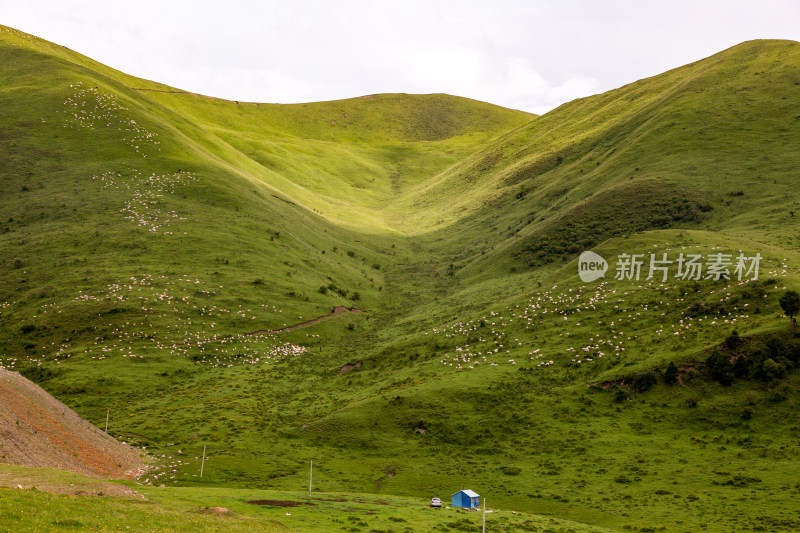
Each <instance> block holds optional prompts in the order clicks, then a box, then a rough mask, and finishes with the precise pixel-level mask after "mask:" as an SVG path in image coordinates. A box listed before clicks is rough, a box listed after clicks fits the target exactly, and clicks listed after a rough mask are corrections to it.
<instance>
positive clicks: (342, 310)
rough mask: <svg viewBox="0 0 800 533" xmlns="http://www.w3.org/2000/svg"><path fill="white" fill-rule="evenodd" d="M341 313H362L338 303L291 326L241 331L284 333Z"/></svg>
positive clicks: (246, 334) (249, 334)
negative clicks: (324, 313) (313, 316)
mask: <svg viewBox="0 0 800 533" xmlns="http://www.w3.org/2000/svg"><path fill="white" fill-rule="evenodd" d="M342 313H363V311H362V310H361V309H359V308H358V307H345V306H343V305H340V306H338V307H334V308H333V311H331V312H330V313H328V314H327V315H322V316H318V317H317V318H312V319H311V320H306V321H305V322H300V323H298V324H292V325H291V326H286V327H283V328H279V329H259V330H258V331H251V332H250V333H243V335H244V336H245V337H249V336H251V335H260V334H262V333H284V332H286V331H292V330H294V329H298V328H304V327H306V326H313V325H314V324H319V323H320V322H322V321H324V320H328V319H329V318H333V317H335V316H336V315H341V314H342Z"/></svg>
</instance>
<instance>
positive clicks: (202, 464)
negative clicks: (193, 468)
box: [200, 444, 206, 477]
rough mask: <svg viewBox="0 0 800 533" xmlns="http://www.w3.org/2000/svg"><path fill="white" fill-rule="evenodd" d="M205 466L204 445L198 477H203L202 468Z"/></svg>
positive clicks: (204, 446)
mask: <svg viewBox="0 0 800 533" xmlns="http://www.w3.org/2000/svg"><path fill="white" fill-rule="evenodd" d="M204 466H206V445H205V444H203V461H202V462H201V463H200V477H203V467H204Z"/></svg>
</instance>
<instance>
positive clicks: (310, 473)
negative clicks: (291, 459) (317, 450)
mask: <svg viewBox="0 0 800 533" xmlns="http://www.w3.org/2000/svg"><path fill="white" fill-rule="evenodd" d="M313 479H314V460H313V459H312V460H311V466H310V467H309V469H308V497H309V498H310V497H311V482H312V480H313Z"/></svg>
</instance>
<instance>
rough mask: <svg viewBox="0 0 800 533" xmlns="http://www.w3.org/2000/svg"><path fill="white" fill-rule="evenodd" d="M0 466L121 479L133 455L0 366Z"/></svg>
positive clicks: (135, 453) (136, 455)
mask: <svg viewBox="0 0 800 533" xmlns="http://www.w3.org/2000/svg"><path fill="white" fill-rule="evenodd" d="M0 462H5V463H10V464H17V465H22V466H40V467H50V468H60V469H63V470H70V471H72V472H77V473H79V474H83V475H87V476H91V477H97V478H122V477H129V475H130V474H128V476H126V474H127V473H129V472H131V471H133V470H134V469H136V468H137V467H139V466H140V464H141V463H140V456H139V451H138V450H136V449H135V448H132V447H130V446H126V445H124V444H122V443H121V442H119V441H117V440H116V439H114V438H113V437H111V436H109V435H107V434H106V433H104V432H103V431H101V430H99V429H98V428H96V427H95V426H93V425H92V424H90V423H89V422H87V421H86V420H84V419H83V418H81V417H80V416H78V414H77V413H75V411H73V410H72V409H70V408H69V407H67V406H66V405H64V404H63V403H61V402H59V401H58V400H57V399H55V398H54V397H53V396H51V395H50V394H48V393H47V392H46V391H45V390H44V389H42V388H41V387H39V386H38V385H36V384H35V383H33V382H32V381H30V380H28V379H26V378H24V377H23V376H21V375H20V374H18V373H17V372H10V371H8V370H5V369H2V368H0Z"/></svg>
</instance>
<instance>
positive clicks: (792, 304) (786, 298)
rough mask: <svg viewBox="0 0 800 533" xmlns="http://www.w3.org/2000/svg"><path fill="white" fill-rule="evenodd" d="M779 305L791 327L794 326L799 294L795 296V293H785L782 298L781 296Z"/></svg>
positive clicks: (798, 308) (799, 301)
mask: <svg viewBox="0 0 800 533" xmlns="http://www.w3.org/2000/svg"><path fill="white" fill-rule="evenodd" d="M779 303H780V304H781V309H783V312H784V313H785V314H786V316H788V317H789V320H790V321H791V323H792V325H795V324H796V322H795V321H794V315H796V314H797V312H798V311H800V294H797V292H796V291H786V292H785V293H784V294H783V296H781V299H780V300H779Z"/></svg>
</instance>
